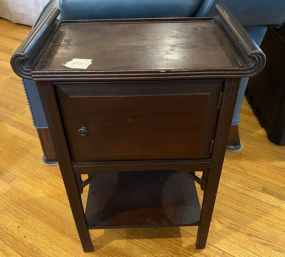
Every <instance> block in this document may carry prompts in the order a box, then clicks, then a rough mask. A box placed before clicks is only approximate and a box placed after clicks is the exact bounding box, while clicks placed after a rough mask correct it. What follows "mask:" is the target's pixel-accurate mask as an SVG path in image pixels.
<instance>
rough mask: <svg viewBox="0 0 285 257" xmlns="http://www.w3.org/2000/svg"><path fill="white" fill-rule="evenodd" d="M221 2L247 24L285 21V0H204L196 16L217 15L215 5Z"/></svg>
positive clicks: (257, 24)
mask: <svg viewBox="0 0 285 257" xmlns="http://www.w3.org/2000/svg"><path fill="white" fill-rule="evenodd" d="M219 3H221V4H224V5H226V6H227V7H228V8H229V9H230V10H231V11H232V13H233V14H234V15H235V16H236V17H237V18H238V20H239V21H240V22H241V23H242V25H245V26H259V25H279V24H283V23H284V22H285V0H204V2H203V4H202V6H201V7H200V9H199V11H198V13H197V15H196V16H198V17H200V16H202V17H204V16H208V17H212V16H215V15H216V11H215V5H216V4H219Z"/></svg>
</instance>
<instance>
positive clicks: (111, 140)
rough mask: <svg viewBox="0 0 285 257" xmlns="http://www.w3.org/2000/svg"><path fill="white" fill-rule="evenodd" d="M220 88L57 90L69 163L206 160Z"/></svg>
mask: <svg viewBox="0 0 285 257" xmlns="http://www.w3.org/2000/svg"><path fill="white" fill-rule="evenodd" d="M222 88H223V85H222V82H220V81H208V82H207V81H206V82H200V81H187V80H186V81H173V82H172V81H167V83H162V82H148V83H147V84H145V83H142V82H140V83H139V82H131V83H128V84H126V83H125V84H111V85H108V84H100V85H97V84H75V85H62V86H58V87H57V89H58V90H57V92H58V99H59V103H60V107H61V111H62V117H63V121H64V126H65V128H66V132H67V138H68V144H69V147H70V151H71V156H72V159H73V160H74V161H76V162H90V161H114V160H125V161H128V160H171V159H202V158H209V157H210V154H211V148H212V140H213V137H214V131H215V127H216V120H217V118H216V117H217V113H218V108H219V106H218V103H219V97H220V93H221V92H222ZM186 117H189V119H187V118H186ZM190 117H191V118H190ZM82 128H85V130H86V134H84V135H83V134H82V133H80V131H78V130H79V129H82ZM83 130H84V129H83ZM85 130H84V131H85ZM87 130H88V132H87Z"/></svg>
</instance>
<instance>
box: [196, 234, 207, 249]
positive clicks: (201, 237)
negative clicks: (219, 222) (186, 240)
mask: <svg viewBox="0 0 285 257" xmlns="http://www.w3.org/2000/svg"><path fill="white" fill-rule="evenodd" d="M207 239H208V234H199V233H198V235H197V239H196V249H204V248H205V247H206V244H207Z"/></svg>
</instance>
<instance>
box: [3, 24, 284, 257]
mask: <svg viewBox="0 0 285 257" xmlns="http://www.w3.org/2000/svg"><path fill="white" fill-rule="evenodd" d="M29 31H30V28H29V27H27V26H21V25H15V24H12V23H10V22H8V21H6V20H3V19H0V256H5V257H10V256H15V257H16V256H17V257H18V256H24V257H33V256H35V257H45V256H53V257H54V256H76V257H77V256H87V255H86V254H84V253H83V251H82V249H81V245H80V242H79V239H78V235H77V232H76V229H75V225H74V222H73V219H72V216H71V211H70V208H69V205H68V201H67V197H66V194H65V191H64V187H63V183H62V180H61V176H60V173H59V170H58V167H57V166H53V167H50V166H45V165H44V164H43V163H42V162H41V155H42V152H41V148H40V144H39V141H38V138H37V133H36V131H35V129H34V127H33V123H32V120H31V114H30V111H29V107H28V105H27V101H26V96H25V92H24V89H23V87H22V83H21V79H20V78H18V77H17V76H16V75H15V74H14V73H13V71H12V69H11V67H10V64H9V62H10V60H9V59H10V56H11V55H12V53H13V51H14V50H15V49H16V48H17V47H18V46H19V45H20V43H21V41H22V40H24V38H25V37H26V35H27V34H28V33H29ZM240 131H241V139H242V141H243V143H244V149H243V151H241V152H237V153H226V159H225V163H224V168H223V172H222V179H221V184H220V188H219V192H218V196H217V203H216V207H215V212H214V216H213V222H212V226H211V230H210V234H209V240H208V245H207V248H206V249H204V250H196V249H195V246H194V245H195V237H196V232H197V229H196V228H195V227H182V228H147V229H113V230H96V231H92V232H91V235H92V240H93V244H94V247H95V253H90V254H88V256H104V257H106V256H107V257H116V256H120V257H121V256H123V257H137V256H139V257H141V256H146V257H148V256H149V257H150V256H158V257H162V256H170V257H175V256H179V257H180V256H205V257H208V256H229V257H231V256H238V257H240V256H262V257H264V256H266V257H267V256H285V147H284V146H283V147H280V146H276V145H274V144H272V143H270V142H269V141H268V139H267V138H266V135H265V131H264V130H263V129H262V128H261V127H260V125H259V124H258V122H257V120H256V118H255V117H254V115H253V113H252V111H251V109H250V107H249V106H248V104H247V103H246V102H244V104H243V108H242V113H241V126H240ZM201 196H202V195H201V192H200V193H199V198H200V199H201ZM83 199H85V200H86V193H85V195H83Z"/></svg>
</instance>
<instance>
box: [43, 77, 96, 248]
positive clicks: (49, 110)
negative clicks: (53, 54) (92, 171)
mask: <svg viewBox="0 0 285 257" xmlns="http://www.w3.org/2000/svg"><path fill="white" fill-rule="evenodd" d="M38 89H39V94H40V96H41V99H42V103H43V107H44V109H45V111H46V118H47V121H48V124H49V129H50V133H51V135H52V138H53V142H54V146H55V151H56V156H57V158H58V160H59V167H60V171H61V175H62V178H63V182H64V185H65V189H66V193H67V196H68V199H69V203H70V207H71V210H72V214H73V217H74V221H75V224H76V227H77V231H78V233H79V237H80V240H81V243H82V247H83V249H84V251H86V252H91V251H93V245H92V242H91V238H90V234H89V231H88V227H87V223H86V218H85V215H84V210H83V206H82V202H81V197H80V192H81V189H80V188H79V187H78V181H77V178H76V177H75V175H74V174H73V172H72V165H71V159H70V155H69V151H68V145H67V142H66V139H65V135H64V129H63V126H62V123H61V118H60V113H59V108H58V105H57V102H56V95H55V89H54V87H53V85H52V83H49V82H42V83H38Z"/></svg>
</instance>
